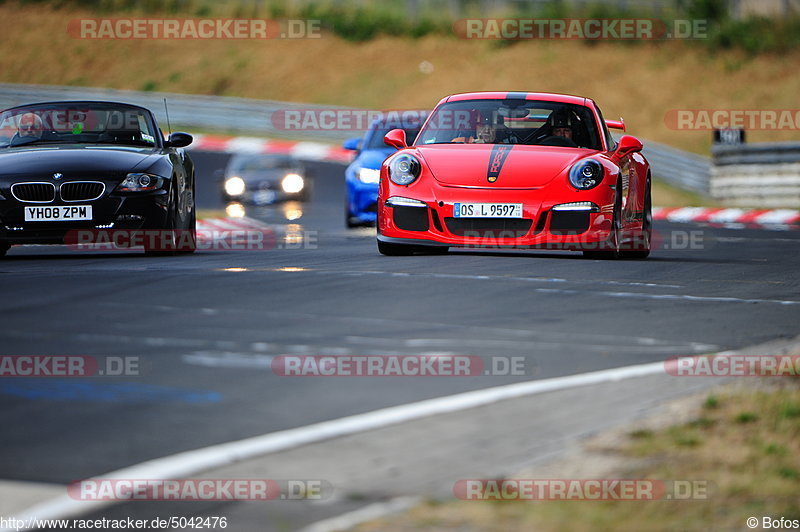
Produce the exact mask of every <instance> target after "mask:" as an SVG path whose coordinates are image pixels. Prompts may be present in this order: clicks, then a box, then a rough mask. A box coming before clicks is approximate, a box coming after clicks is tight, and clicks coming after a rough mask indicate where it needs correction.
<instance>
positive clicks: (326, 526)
mask: <svg viewBox="0 0 800 532" xmlns="http://www.w3.org/2000/svg"><path fill="white" fill-rule="evenodd" d="M420 502H422V497H395V498H394V499H391V500H388V501H386V502H377V503H374V504H370V505H368V506H364V507H363V508H359V509H358V510H353V511H352V512H347V513H344V514H341V515H337V516H336V517H331V518H329V519H324V520H322V521H317V522H316V523H313V524H311V525H309V526H307V527H305V528H303V529H301V530H300V532H333V531H335V530H350V529H352V528H354V527H355V526H357V525H360V524H361V523H366V522H367V521H373V520H375V519H380V518H382V517H385V516H387V515H391V514H397V513H400V512H405V511H406V510H409V509H411V508H413V507H414V506H416V505H417V504H419V503H420Z"/></svg>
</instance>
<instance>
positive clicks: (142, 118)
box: [0, 103, 160, 148]
mask: <svg viewBox="0 0 800 532" xmlns="http://www.w3.org/2000/svg"><path fill="white" fill-rule="evenodd" d="M157 134H160V133H158V132H156V131H155V125H154V123H153V121H152V119H151V118H150V117H149V116H148V113H147V111H145V110H144V109H140V108H137V107H128V106H123V105H114V104H102V103H64V104H44V105H35V106H26V107H19V108H14V109H8V110H5V111H3V112H2V113H0V148H9V147H11V148H13V147H16V146H31V145H49V144H120V145H126V146H156V145H157V142H156V135H157Z"/></svg>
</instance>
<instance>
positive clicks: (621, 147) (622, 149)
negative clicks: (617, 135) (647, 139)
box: [615, 135, 642, 157]
mask: <svg viewBox="0 0 800 532" xmlns="http://www.w3.org/2000/svg"><path fill="white" fill-rule="evenodd" d="M637 151H642V141H641V140H639V139H637V138H636V137H632V136H630V135H623V136H622V138H621V139H619V143H618V144H617V150H616V152H615V154H616V155H617V156H618V157H625V156H626V155H630V154H631V153H634V152H637Z"/></svg>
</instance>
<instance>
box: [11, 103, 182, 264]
mask: <svg viewBox="0 0 800 532" xmlns="http://www.w3.org/2000/svg"><path fill="white" fill-rule="evenodd" d="M191 142H192V137H191V135H189V134H187V133H181V132H175V133H171V134H170V135H169V138H167V139H165V138H164V135H163V133H162V132H161V130H160V129H159V127H158V124H157V123H156V120H155V117H154V116H153V114H152V113H151V112H150V111H149V110H147V109H145V108H143V107H139V106H136V105H129V104H125V103H116V102H102V101H68V102H48V103H37V104H30V105H23V106H19V107H13V108H11V109H5V110H3V111H0V256H3V255H5V254H6V252H7V251H8V249H9V248H10V247H11V246H13V245H16V244H68V245H76V246H77V247H78V248H80V245H81V244H89V245H91V244H96V243H112V244H115V245H118V246H122V247H125V248H127V247H133V246H143V247H144V249H145V251H146V252H148V253H150V254H174V253H191V252H193V251H194V250H195V249H196V230H195V225H196V217H195V171H194V164H193V163H192V160H191V159H190V158H189V155H188V154H187V153H186V152H185V151H184V150H183V148H184V147H185V146H188V145H189V144H190V143H191Z"/></svg>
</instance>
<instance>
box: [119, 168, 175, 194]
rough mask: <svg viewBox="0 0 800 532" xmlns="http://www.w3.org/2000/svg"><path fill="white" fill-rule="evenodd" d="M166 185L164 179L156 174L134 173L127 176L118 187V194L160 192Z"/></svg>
mask: <svg viewBox="0 0 800 532" xmlns="http://www.w3.org/2000/svg"><path fill="white" fill-rule="evenodd" d="M163 184H164V178H163V177H161V176H157V175H155V174H147V173H138V172H137V173H134V174H128V175H127V176H125V179H124V180H123V181H122V183H120V184H119V185H118V186H117V191H118V192H148V191H151V190H158V189H159V188H161V186H162V185H163Z"/></svg>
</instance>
